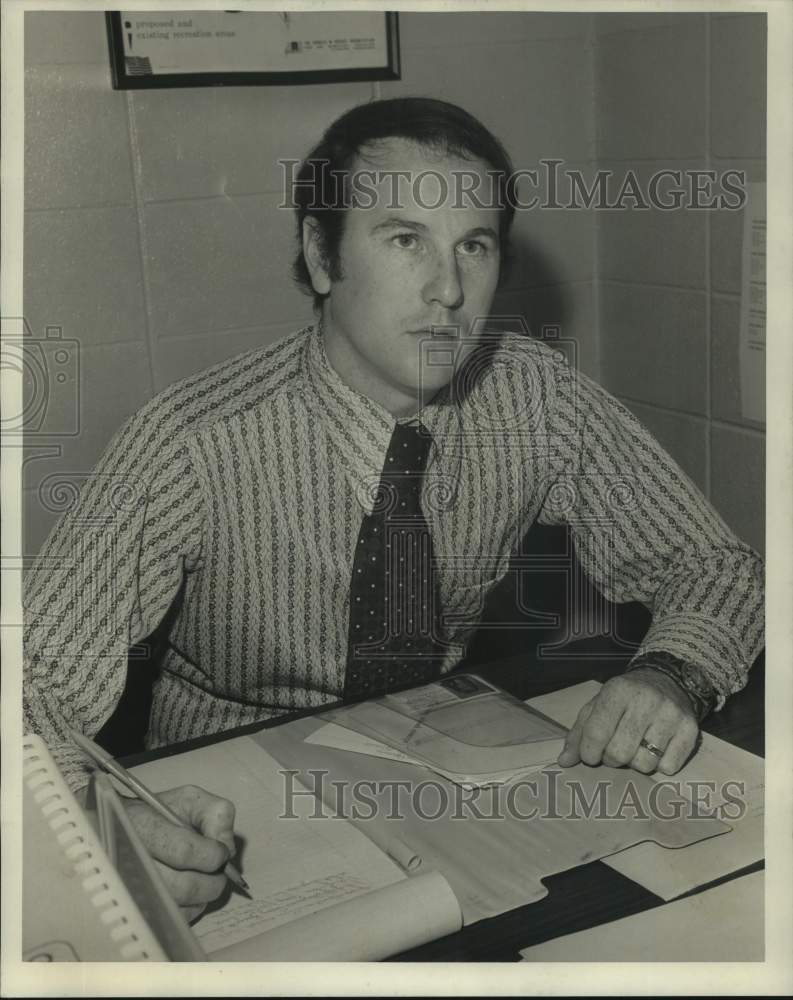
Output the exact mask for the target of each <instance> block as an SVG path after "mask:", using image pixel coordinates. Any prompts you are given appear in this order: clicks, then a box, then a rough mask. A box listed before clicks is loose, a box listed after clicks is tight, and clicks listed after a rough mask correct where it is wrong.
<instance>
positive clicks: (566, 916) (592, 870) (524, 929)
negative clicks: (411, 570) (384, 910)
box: [125, 647, 764, 962]
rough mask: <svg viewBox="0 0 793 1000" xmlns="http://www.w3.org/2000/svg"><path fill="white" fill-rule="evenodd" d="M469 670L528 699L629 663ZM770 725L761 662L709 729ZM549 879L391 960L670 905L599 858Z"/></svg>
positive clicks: (451, 953) (754, 745)
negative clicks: (534, 893)
mask: <svg viewBox="0 0 793 1000" xmlns="http://www.w3.org/2000/svg"><path fill="white" fill-rule="evenodd" d="M604 653H605V647H604ZM590 654H591V647H590ZM469 669H471V670H475V671H476V672H477V673H479V674H481V675H482V676H483V677H485V678H487V679H488V680H490V681H492V682H493V683H494V684H497V685H499V686H500V687H502V688H504V689H505V690H506V691H509V692H510V693H512V694H514V695H515V696H516V697H519V698H521V699H524V700H525V699H526V698H533V697H535V696H537V695H541V694H546V693H547V692H550V691H555V690H558V689H559V688H564V687H569V686H571V685H573V684H578V683H580V682H581V681H585V680H591V679H594V680H598V681H606V680H608V679H609V678H610V677H613V676H615V675H616V674H620V673H622V672H623V670H624V669H625V665H624V662H622V661H620V662H615V661H614V660H613V659H609V658H608V657H607V656H605V655H604V658H603V659H597V658H594V659H593V658H592V656H591V655H588V656H587V657H585V658H580V659H577V658H560V659H558V660H553V661H549V662H547V663H546V664H542V665H540V666H534V667H531V668H527V666H526V658H525V656H520V657H513V658H511V659H507V660H502V661H500V662H497V663H492V664H488V665H486V666H484V665H476V666H475V667H474V666H470V667H469ZM310 714H313V712H300V713H295V714H290V715H286V716H281V717H280V718H278V719H275V720H272V721H271V722H268V723H264V724H261V723H259V724H256V725H253V726H245V727H242V728H239V729H235V730H233V731H231V732H228V733H223V734H222V735H219V734H218V735H215V736H208V737H202V738H201V739H198V740H191V741H189V742H186V743H181V744H178V745H176V746H172V747H167V748H163V749H161V750H156V751H151V752H148V753H145V754H138V755H135V756H134V757H129V758H127V759H125V764H128V765H130V766H131V765H134V764H139V763H142V762H143V761H145V760H152V759H154V758H156V757H164V756H169V755H170V754H173V753H179V752H181V751H183V750H187V749H191V748H194V747H196V746H206V745H208V744H210V743H215V742H218V741H219V740H222V739H227V738H229V737H232V736H239V735H242V734H244V733H250V732H254V731H256V730H258V729H262V728H266V727H267V726H272V725H281V724H283V723H284V722H288V721H290V720H292V719H294V718H296V717H298V716H305V715H310ZM763 722H764V666H763V663H762V661H760V662H758V663H757V664H755V666H754V668H753V669H752V673H751V675H750V681H749V684H748V685H747V686H746V688H745V689H744V690H743V691H741V692H740V693H739V694H737V695H735V696H733V697H732V698H731V699H730V701H729V702H728V703H727V705H726V706H725V707H724V709H723V710H722V711H721V712H719V713H715V714H714V715H712V716H711V717H709V718H708V719H706V720H705V722H704V723H703V726H702V728H703V729H704V730H705V731H706V732H709V733H711V734H713V735H714V736H718V737H719V738H720V739H723V740H727V741H728V742H730V743H734V744H735V745H737V746H740V747H742V748H743V749H744V750H748V751H750V752H751V753H755V754H759V755H761V756H762V755H763V751H764V725H763ZM760 868H762V862H758V863H757V864H756V865H752V866H751V867H749V868H746V869H743V870H742V871H741V872H740V874H744V873H746V872H750V871H756V870H759V869H760ZM737 874H739V873H738V872H735V873H733V875H731V876H727V877H726V878H724V879H719V880H718V881H719V882H722V881H727V880H728V879H729V878H733V877H735V875H737ZM543 881H544V884H545V886H546V887H547V889H548V895H547V896H546V897H545V898H544V899H542V900H540V901H539V902H536V903H531V904H530V905H527V906H524V907H519V908H517V909H515V910H510V911H509V912H508V913H504V914H502V915H501V916H498V917H493V918H491V919H489V920H483V921H480V922H479V923H477V924H475V925H474V926H473V927H469V928H463V929H462V930H461V931H459V932H458V933H456V934H451V935H449V936H448V937H445V938H441V939H439V940H437V941H433V942H431V943H430V944H426V945H423V946H422V947H420V948H414V949H412V950H410V951H408V952H404V953H403V954H401V955H399V956H397V957H396V958H394V959H392V961H406V962H444V961H447V962H448V961H460V962H510V961H517V960H518V959H519V958H520V956H519V954H518V952H519V950H520V949H521V948H526V947H528V946H529V945H532V944H539V943H540V942H542V941H547V940H550V939H551V938H555V937H560V936H561V935H563V934H570V933H572V932H574V931H580V930H585V929H587V928H588V927H594V926H596V925H598V924H602V923H605V922H607V921H609V920H616V919H618V918H620V917H627V916H630V915H631V914H633V913H638V912H640V911H641V910H646V909H649V908H650V907H653V906H658V905H660V904H662V902H663V901H662V900H661V899H660V898H659V897H658V896H656V895H654V894H653V893H651V892H649V891H648V890H647V889H645V888H643V887H642V886H640V885H637V884H636V883H635V882H632V881H631V880H630V879H627V878H625V877H624V876H623V875H620V874H619V873H618V872H615V871H613V870H612V869H611V868H609V867H608V866H607V865H604V864H602V863H601V862H599V861H595V862H592V863H590V864H588V865H581V866H579V867H577V868H573V869H571V870H570V871H566V872H561V873H559V874H558V875H552V876H550V877H549V878H547V879H544V880H543ZM714 884H716V883H714Z"/></svg>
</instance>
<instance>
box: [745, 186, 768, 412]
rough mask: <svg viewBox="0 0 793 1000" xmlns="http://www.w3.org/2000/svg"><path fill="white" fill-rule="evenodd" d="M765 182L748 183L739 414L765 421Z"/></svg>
mask: <svg viewBox="0 0 793 1000" xmlns="http://www.w3.org/2000/svg"><path fill="white" fill-rule="evenodd" d="M765 247H766V207H765V184H750V185H749V187H748V197H747V199H746V205H745V206H744V210H743V253H742V255H741V272H742V273H741V326H740V366H741V415H742V416H743V417H745V418H746V419H747V420H757V421H758V422H760V423H765V302H766V267H765Z"/></svg>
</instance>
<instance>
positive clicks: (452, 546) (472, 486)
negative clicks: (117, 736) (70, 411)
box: [25, 99, 762, 912]
mask: <svg viewBox="0 0 793 1000" xmlns="http://www.w3.org/2000/svg"><path fill="white" fill-rule="evenodd" d="M511 173H512V168H511V164H510V162H509V159H508V158H507V155H506V153H505V152H504V150H503V148H502V147H501V145H500V144H499V143H498V141H497V140H496V139H495V138H494V137H493V136H492V135H490V133H489V132H487V130H486V129H485V128H484V127H483V126H482V125H481V124H480V123H479V122H478V121H476V120H475V119H474V118H472V117H471V116H470V115H468V114H467V113H466V112H464V111H462V110H461V109H459V108H456V107H454V106H452V105H448V104H445V103H443V102H439V101H431V100H423V99H406V100H397V101H380V102H373V103H371V104H369V105H365V106H362V107H360V108H356V109H353V110H352V111H351V112H348V113H347V114H346V115H344V116H343V117H342V118H341V119H339V120H338V121H337V122H336V123H334V124H333V125H332V126H331V128H330V129H329V130H328V132H327V133H326V134H325V136H324V137H323V140H322V142H321V143H320V144H319V146H318V147H317V148H316V149H315V150H314V151H313V152H312V153H311V154H310V155H309V157H308V158H307V161H306V163H305V164H304V166H303V168H302V170H301V172H300V174H299V176H298V179H297V183H296V185H295V188H294V195H295V199H296V205H297V217H298V229H299V238H300V241H301V250H300V254H299V256H298V260H297V264H296V275H297V277H298V280H300V281H301V282H302V283H303V284H304V285H306V286H307V287H308V288H309V289H310V291H311V292H312V293H313V295H314V298H315V304H316V307H317V311H318V315H319V322H318V323H317V324H316V325H315V326H314V327H310V328H308V329H307V330H303V331H300V332H298V333H296V334H294V335H292V336H290V337H287V338H286V339H285V340H283V341H281V342H280V343H278V344H276V345H274V346H273V347H270V348H267V349H265V350H261V351H256V352H252V353H250V354H247V355H243V356H241V357H239V358H234V359H232V360H230V361H227V362H224V363H223V364H221V365H217V366H215V367H214V368H212V369H210V370H208V371H207V372H204V373H201V374H199V375H197V376H194V377H191V378H188V379H185V380H183V381H182V382H180V383H178V384H176V385H175V386H172V387H171V388H169V389H167V390H166V391H165V392H163V393H161V394H160V395H158V396H157V397H156V398H155V399H153V400H152V401H151V402H150V403H149V404H147V405H146V406H145V407H144V408H143V409H142V410H141V411H140V412H139V413H138V414H137V415H136V416H134V417H133V418H132V419H131V420H130V421H129V422H128V424H127V425H126V426H125V427H124V428H123V429H122V430H121V431H120V432H119V434H118V435H117V436H116V437H115V439H114V440H113V442H112V443H111V444H110V446H109V447H108V449H107V452H106V453H105V456H104V457H103V459H102V461H101V462H100V464H99V466H98V467H97V469H96V470H95V473H94V475H93V476H92V477H91V479H90V481H89V482H88V484H87V486H86V487H85V489H84V490H83V491H82V494H81V496H80V499H79V502H78V503H77V504H76V505H75V507H74V508H73V509H72V510H71V511H70V512H69V514H68V515H67V516H66V517H65V518H64V519H63V521H62V522H61V523H60V525H59V526H58V527H57V528H56V530H55V531H54V532H53V534H52V535H51V537H50V538H49V540H48V542H47V544H46V546H45V548H44V550H43V552H42V554H41V557H40V560H39V563H38V566H37V568H36V569H35V570H34V571H33V572H32V574H31V576H30V578H29V580H28V582H27V593H26V609H27V634H26V647H25V649H26V657H27V664H28V673H27V679H26V709H27V712H28V725H29V726H30V728H33V729H35V730H38V731H39V732H41V733H43V734H44V736H45V737H46V738H47V740H48V742H49V743H50V745H51V747H52V749H53V751H54V752H55V753H56V755H57V756H58V759H59V762H60V764H61V766H62V767H63V769H64V771H65V772H66V774H67V776H68V777H69V780H70V781H71V782H72V784H73V785H74V787H79V786H80V785H81V784H83V783H84V782H85V780H86V776H85V770H84V767H85V764H84V761H83V760H82V759H81V757H80V755H79V753H78V751H77V750H76V748H75V747H74V746H73V745H72V744H71V743H70V741H69V738H68V727H69V726H73V727H77V728H79V729H82V730H83V731H84V732H86V733H87V734H88V735H92V734H94V733H96V732H97V731H98V729H99V728H100V727H101V726H102V724H103V723H104V721H105V720H106V719H107V718H108V716H109V715H110V714H111V712H112V710H113V707H114V706H115V704H116V702H117V700H118V697H119V695H120V693H121V689H122V687H123V683H124V677H125V671H126V657H127V649H128V646H129V645H130V644H133V643H135V642H137V641H139V640H141V639H142V638H144V637H145V636H147V635H149V634H150V633H151V632H152V631H153V630H154V628H155V627H156V626H157V625H158V623H159V622H160V621H161V620H162V619H163V618H164V616H165V614H166V612H168V611H169V610H170V611H171V613H172V614H173V625H172V627H171V629H170V633H169V642H168V649H167V652H166V654H165V658H164V662H163V669H162V675H161V677H160V679H159V680H158V682H157V684H156V686H155V691H154V704H153V708H152V715H151V722H150V731H149V736H148V742H149V745H150V746H158V745H163V744H167V743H171V742H175V741H177V740H180V739H185V738H188V737H191V736H196V735H201V734H205V733H209V732H214V731H219V730H223V729H227V728H229V727H232V726H235V725H240V724H244V723H249V722H253V721H255V720H258V719H264V718H267V717H270V716H273V715H276V714H278V713H281V712H284V711H288V710H290V709H296V708H301V707H309V706H319V705H322V704H326V703H329V702H331V701H335V700H338V699H340V698H344V699H345V700H353V699H355V698H360V697H366V696H370V695H372V694H377V693H378V692H381V691H383V690H387V689H390V688H396V687H399V686H405V685H406V684H408V685H410V684H412V683H418V682H420V681H422V680H428V679H431V678H432V677H434V676H438V674H439V673H441V672H446V671H448V670H450V669H451V668H452V667H453V666H454V665H455V664H456V663H458V662H459V660H460V659H461V657H462V654H463V651H464V642H465V639H466V637H467V636H468V635H470V633H471V631H472V630H473V628H474V627H475V624H476V618H477V614H478V612H479V610H480V609H481V605H482V601H483V599H484V596H485V595H486V593H487V592H488V590H489V589H490V588H492V586H493V585H494V584H495V583H496V582H497V581H498V580H499V579H500V578H501V577H503V575H504V572H505V571H506V566H507V561H508V558H509V554H510V551H511V550H512V549H513V548H514V546H515V545H517V544H518V542H519V541H520V538H521V537H522V535H523V534H524V533H525V531H526V530H527V528H528V527H529V526H530V525H531V524H532V523H533V522H534V521H537V520H539V521H541V522H542V523H546V524H549V523H557V524H567V525H568V526H569V527H570V529H571V531H572V533H573V537H574V538H575V541H576V551H577V554H578V557H579V559H580V560H581V562H582V564H583V565H584V568H585V569H586V570H587V572H588V573H589V574H590V576H591V578H592V579H593V581H594V583H595V584H596V585H597V586H598V587H600V588H601V590H602V591H603V592H604V593H605V594H606V595H607V596H608V597H609V598H610V599H612V600H615V601H626V600H641V601H643V602H644V603H646V604H647V605H648V606H649V607H650V608H651V610H652V612H653V622H652V625H651V628H650V630H649V632H648V634H647V637H646V638H645V641H644V643H643V645H642V647H641V649H640V650H639V652H638V654H637V656H636V657H635V659H634V661H633V662H632V664H631V666H630V668H629V670H628V672H627V673H626V674H625V675H624V676H623V677H619V678H616V679H614V680H612V681H609V683H607V684H606V685H604V687H603V689H602V691H601V692H600V694H599V695H598V696H597V697H596V698H595V699H593V701H592V702H591V703H590V704H589V705H587V706H586V707H585V708H584V709H583V710H582V713H581V715H580V717H579V719H578V721H577V722H576V724H575V726H574V727H573V729H572V730H571V732H570V735H569V737H568V739H567V742H566V745H565V749H564V751H563V753H562V756H561V757H560V763H561V764H563V765H571V764H574V763H576V762H577V761H579V760H583V761H584V762H585V763H587V764H592V765H595V764H598V763H600V762H601V761H602V762H604V763H607V764H612V765H629V766H631V767H634V768H636V769H638V770H640V771H643V772H651V771H653V770H654V769H656V768H658V769H660V770H661V771H662V772H664V773H667V774H671V773H674V772H675V771H676V770H678V769H679V768H680V766H682V764H683V762H684V761H685V759H686V758H687V756H688V755H689V754H690V752H691V751H692V749H693V747H694V744H695V740H696V736H697V732H698V720H699V719H700V718H701V717H702V716H703V715H704V714H706V713H707V712H708V711H709V710H710V709H711V708H713V707H721V704H723V702H724V699H725V698H726V697H727V696H728V695H729V694H730V693H732V692H734V691H736V690H738V689H739V688H740V687H742V686H743V684H744V683H745V681H746V674H747V669H748V666H749V665H750V664H751V662H752V661H753V659H754V658H755V656H756V655H757V652H758V651H759V649H760V645H761V629H762V623H761V567H760V562H759V559H758V557H757V556H756V555H755V554H754V553H752V552H751V551H750V550H749V549H748V548H747V547H746V546H745V545H743V544H742V543H740V542H739V541H738V540H737V539H736V538H735V537H734V536H733V535H732V534H731V533H730V532H729V530H728V529H727V528H726V526H725V525H724V524H723V523H722V522H721V520H720V519H719V518H718V516H717V515H716V514H715V513H714V511H713V510H712V509H711V508H710V507H709V505H708V504H707V503H706V501H705V500H704V499H703V498H702V497H701V496H700V494H699V493H698V492H697V490H696V489H695V487H693V486H692V485H691V483H690V482H689V481H688V480H687V479H686V477H685V476H684V475H683V474H682V473H681V472H680V471H679V469H678V468H677V467H676V466H675V464H674V463H673V462H672V461H671V460H670V459H669V457H668V456H666V455H665V454H664V452H663V451H662V450H661V449H660V447H659V446H658V445H657V443H656V442H654V441H653V440H652V438H650V436H649V435H648V434H647V433H646V431H644V430H643V429H642V428H641V426H640V425H639V424H638V423H637V422H636V421H635V420H634V419H633V417H632V416H631V415H630V414H629V413H628V412H627V411H626V410H625V409H624V408H623V407H622V406H620V404H619V403H617V402H616V401H615V400H614V399H612V398H611V397H610V396H609V395H608V394H607V393H605V392H604V391H603V390H602V389H600V388H599V387H598V386H596V385H595V384H593V383H592V382H591V381H589V380H588V379H586V378H585V377H583V376H581V375H576V373H574V372H572V371H571V369H570V368H569V367H568V366H567V365H566V364H565V363H564V361H563V359H562V358H561V357H560V356H557V354H556V353H555V352H553V351H550V350H549V349H548V348H546V347H544V346H543V345H541V344H538V343H537V342H535V341H533V340H531V339H529V338H527V337H521V336H518V335H515V334H504V335H502V336H498V337H495V338H494V337H490V336H488V335H486V334H485V333H484V332H483V326H482V321H483V319H484V318H485V317H487V316H488V313H489V311H490V307H491V303H492V300H493V296H494V293H495V291H496V287H497V284H498V281H499V276H500V272H501V268H502V262H503V257H504V253H505V248H506V241H507V236H508V231H509V227H510V223H511V220H512V217H513V213H514V202H513V200H512V198H511V197H510V196H511V194H512V193H514V192H512V188H511V187H510V184H511V182H510V175H511ZM400 178H401V179H402V180H406V181H407V183H404V184H401V185H400V183H399V181H400ZM417 178H418V179H420V181H421V183H418V184H417V183H415V181H416V179H417ZM462 178H465V182H464V185H463V186H464V187H465V188H467V189H468V190H469V191H470V190H472V189H475V190H476V192H477V197H462V196H461V191H460V188H461V179H462ZM401 449H406V450H405V451H404V452H403V451H402V450H401ZM407 456H410V457H409V458H408V457H407ZM403 457H404V461H403ZM402 466H408V468H402ZM395 469H396V472H395V471H394V470H395ZM400 477H401V479H400ZM405 483H407V484H408V488H406V489H404V490H403V489H402V488H403V486H404V485H405ZM383 497H385V498H386V500H387V501H388V502H387V503H385V506H386V507H387V506H388V505H389V504H390V505H391V507H393V508H395V510H394V511H393V512H391V511H389V512H385V513H384V503H383V502H381V501H382V500H383ZM411 505H412V506H413V510H412V514H411V516H410V517H409V518H407V517H406V518H405V519H404V521H403V522H399V521H398V517H399V516H400V513H401V512H400V509H399V508H400V507H402V508H406V510H407V508H409V507H411ZM402 513H404V512H402ZM393 518H397V520H393ZM398 523H403V525H407V527H404V526H403V527H402V528H395V527H394V525H395V524H398ZM411 525H413V526H418V530H417V531H415V532H414V530H413V527H412V526H411ZM400 532H401V535H405V534H406V532H407V539H413V540H412V541H408V540H405V542H404V547H403V548H402V549H400V550H399V551H400V552H402V553H403V554H402V555H400V556H398V557H397V556H396V555H395V550H396V547H397V544H398V543H400V537H401V536H400ZM386 534H388V537H389V538H391V539H392V541H393V546H394V547H393V548H389V546H390V545H391V542H386V541H384V537H385V535H386ZM400 544H401V543H400ZM406 563H407V564H409V568H408V567H406V565H405V564H406ZM371 564H374V565H371ZM389 594H390V595H391V597H392V604H391V606H390V609H389V606H388V600H389ZM384 602H385V603H384ZM394 607H396V613H392V612H393V611H394ZM369 616H371V625H370V617H369ZM389 616H390V617H389ZM395 623H396V624H395ZM370 627H371V632H370V631H369V628H370ZM365 633H368V634H365ZM169 795H170V797H169V802H170V804H171V805H172V806H173V807H174V808H176V809H177V810H178V811H180V812H181V813H182V814H183V815H184V816H185V818H186V819H188V820H189V822H190V823H191V825H192V827H193V830H192V831H188V832H187V833H182V832H181V831H179V830H177V829H176V828H175V827H173V826H170V825H169V824H167V823H163V822H162V821H161V820H160V819H159V817H157V816H155V815H154V814H153V813H151V812H150V811H149V810H148V808H147V807H146V806H144V805H142V804H135V805H134V806H133V807H132V808H133V810H134V818H135V821H136V823H138V825H139V828H140V829H141V831H142V834H143V836H144V837H145V839H146V840H147V842H148V843H149V846H150V848H151V850H152V853H153V854H154V856H155V857H157V858H158V859H159V860H160V861H161V862H162V863H163V865H164V870H165V872H166V875H167V878H168V879H169V882H170V885H171V887H172V890H173V892H174V894H175V895H176V897H177V898H178V899H179V901H180V902H181V903H182V904H183V905H185V906H193V907H199V908H200V907H201V905H202V904H204V903H206V902H207V901H209V900H211V899H213V898H214V897H215V896H216V895H217V894H218V892H219V891H220V890H221V888H222V882H223V879H222V876H220V875H218V874H217V872H218V869H219V868H220V866H221V865H222V864H223V863H224V862H225V860H226V858H227V856H228V853H227V852H228V851H230V850H233V830H232V826H233V807H232V806H231V804H230V803H227V802H226V801H225V800H220V799H217V798H216V797H214V796H209V795H208V794H207V793H204V792H202V791H201V790H200V789H187V790H185V789H177V790H174V791H173V792H171V793H169ZM224 845H225V846H224ZM191 912H194V911H191Z"/></svg>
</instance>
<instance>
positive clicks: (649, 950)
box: [521, 872, 765, 962]
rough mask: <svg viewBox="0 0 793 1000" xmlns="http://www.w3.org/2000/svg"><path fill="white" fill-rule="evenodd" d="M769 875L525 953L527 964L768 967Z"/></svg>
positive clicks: (746, 879) (748, 878)
mask: <svg viewBox="0 0 793 1000" xmlns="http://www.w3.org/2000/svg"><path fill="white" fill-rule="evenodd" d="M763 874H764V873H763V872H755V873H754V874H752V875H745V876H743V877H742V878H737V879H733V880H732V881H731V882H726V883H725V884H724V885H719V886H715V887H714V888H713V889H706V890H705V891H704V892H701V893H698V894H697V895H695V896H687V897H686V898H685V899H679V900H677V902H674V903H668V904H665V905H663V906H656V907H654V908H653V909H651V910H645V911H644V912H643V913H636V914H634V915H633V916H631V917H625V918H623V919H622V920H614V921H612V922H611V923H609V924H601V925H600V926H598V927H593V928H591V929H590V930H586V931H579V932H578V933H577V934H567V935H566V936H565V937H560V938H555V939H554V940H553V941H546V942H544V943H543V944H538V945H534V946H533V947H531V948H524V949H523V951H521V955H522V956H523V960H524V961H526V962H762V961H763V959H764V915H765V909H764V903H765V899H764V879H763Z"/></svg>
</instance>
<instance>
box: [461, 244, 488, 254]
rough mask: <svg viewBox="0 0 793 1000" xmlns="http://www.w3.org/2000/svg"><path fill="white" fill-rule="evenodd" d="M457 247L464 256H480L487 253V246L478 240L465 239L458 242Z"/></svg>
mask: <svg viewBox="0 0 793 1000" xmlns="http://www.w3.org/2000/svg"><path fill="white" fill-rule="evenodd" d="M459 249H460V250H461V251H462V253H463V255H464V256H466V257H481V256H483V255H484V254H486V253H487V247H486V246H485V244H484V243H480V242H479V240H465V242H463V243H461V244H460V247H459Z"/></svg>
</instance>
